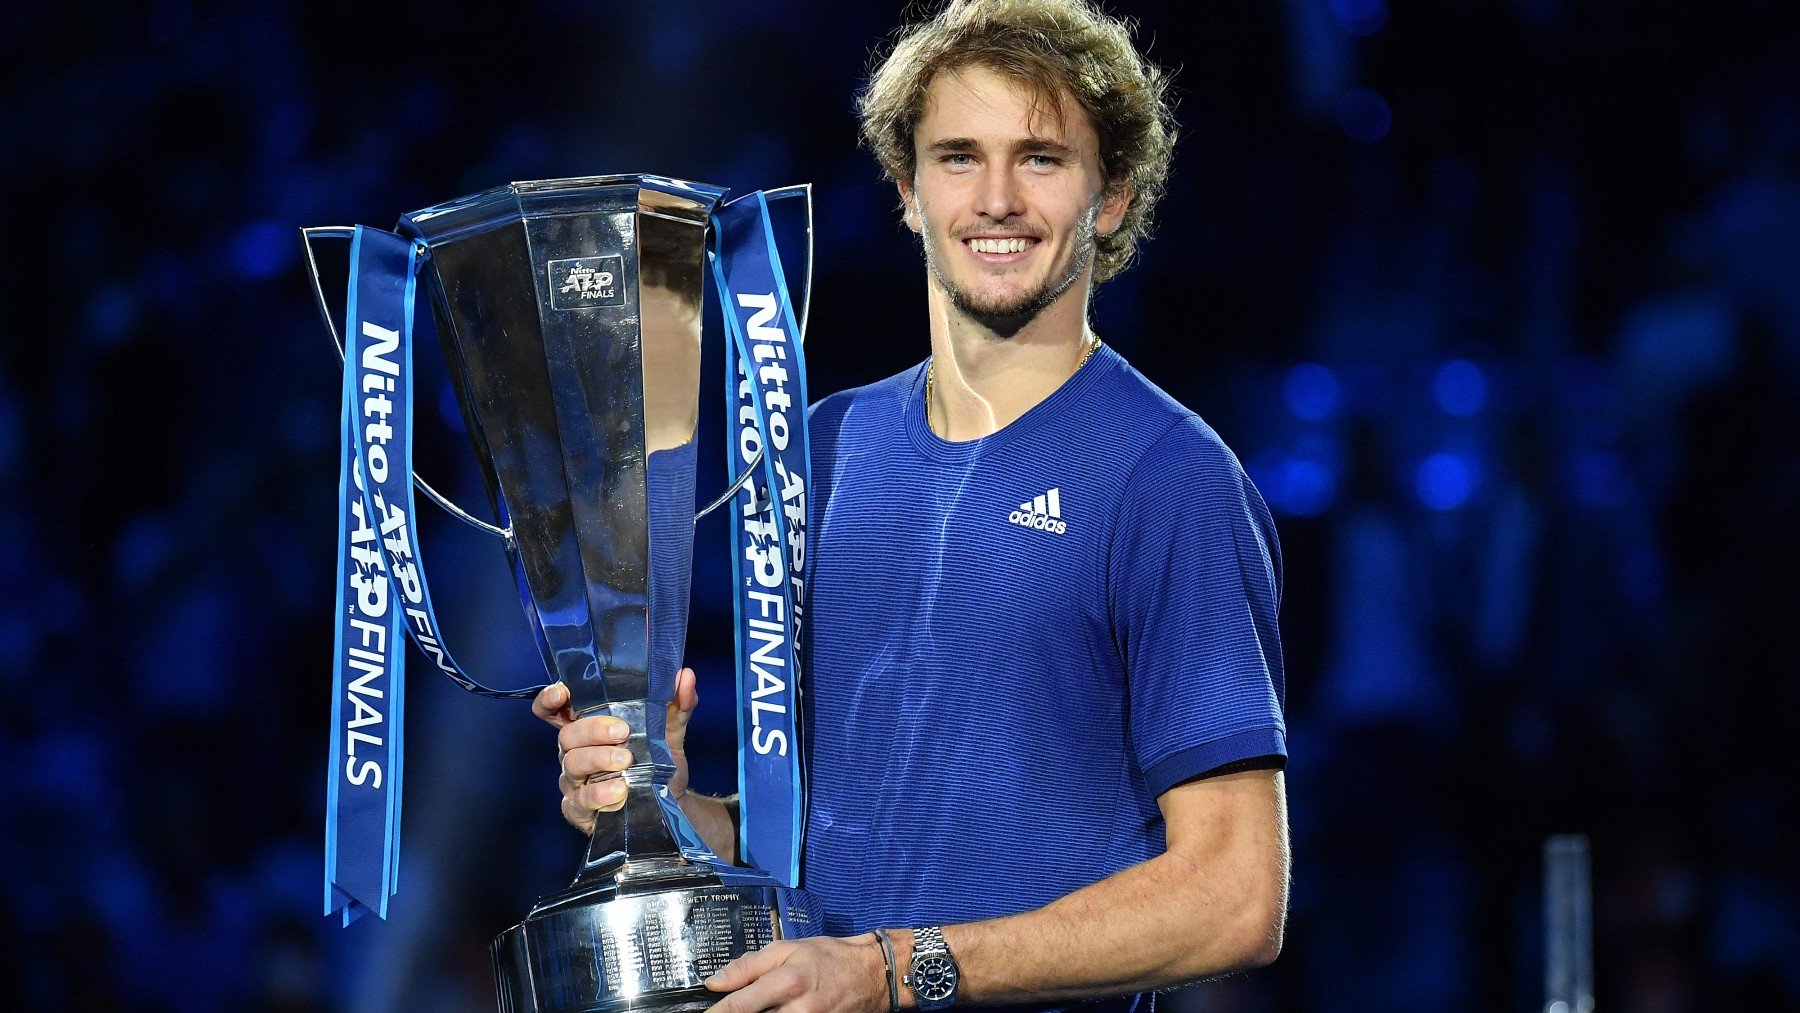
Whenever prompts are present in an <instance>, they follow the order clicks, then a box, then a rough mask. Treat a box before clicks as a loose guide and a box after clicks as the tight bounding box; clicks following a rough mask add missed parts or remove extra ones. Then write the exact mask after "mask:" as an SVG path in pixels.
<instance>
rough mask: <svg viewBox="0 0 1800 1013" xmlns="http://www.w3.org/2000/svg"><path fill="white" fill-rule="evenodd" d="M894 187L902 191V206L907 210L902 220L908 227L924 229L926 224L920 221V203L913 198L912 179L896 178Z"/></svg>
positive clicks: (916, 229)
mask: <svg viewBox="0 0 1800 1013" xmlns="http://www.w3.org/2000/svg"><path fill="white" fill-rule="evenodd" d="M894 188H895V189H897V190H899V191H900V207H901V209H902V211H904V212H905V213H904V215H902V220H903V221H905V222H906V227H907V228H909V229H911V230H913V231H914V232H920V231H923V229H924V226H923V225H921V224H920V223H919V205H918V203H917V202H915V201H914V200H913V185H912V180H909V179H908V180H900V179H897V180H894Z"/></svg>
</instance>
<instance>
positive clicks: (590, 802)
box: [531, 668, 700, 834]
mask: <svg viewBox="0 0 1800 1013" xmlns="http://www.w3.org/2000/svg"><path fill="white" fill-rule="evenodd" d="M699 703H700V693H699V690H698V688H697V687H696V685H695V678H694V670H693V669H691V668H684V669H682V670H681V671H680V672H678V673H676V676H675V699H673V700H671V701H670V702H669V714H668V743H669V754H670V755H671V756H672V757H673V758H674V760H675V773H674V775H673V776H671V777H670V778H669V793H670V794H671V795H673V796H674V797H675V798H677V799H679V798H681V797H682V796H683V795H686V794H687V789H688V763H687V726H688V719H689V718H690V717H692V716H693V713H694V708H695V707H696V706H698V705H699ZM531 712H532V713H533V714H536V715H537V716H538V717H540V718H543V719H544V720H545V721H548V722H549V723H550V725H551V726H552V727H554V728H556V729H557V733H556V747H557V754H558V756H559V757H560V759H561V761H562V762H561V766H562V772H561V774H560V775H558V777H557V785H558V787H560V788H561V789H562V796H563V800H562V814H563V819H565V820H568V821H569V825H570V826H573V827H574V828H575V829H577V830H580V831H581V832H582V833H584V834H592V833H593V832H594V820H595V818H596V814H597V813H602V812H617V811H618V810H619V809H621V808H623V807H624V805H625V779H624V778H622V777H620V776H619V775H620V773H622V772H623V771H624V770H625V769H626V768H627V767H630V766H631V750H629V749H627V748H625V746H624V742H625V741H626V739H627V738H629V737H630V735H631V729H630V727H629V726H627V725H626V723H625V722H623V721H621V720H619V719H618V718H615V717H612V716H610V715H606V714H594V715H590V716H588V717H585V718H582V719H581V720H579V721H577V720H575V716H574V714H572V713H571V712H570V711H569V688H568V687H567V686H564V685H563V684H562V683H560V682H553V683H551V684H550V685H548V686H546V687H544V689H543V691H542V692H540V693H538V695H537V698H536V699H535V700H533V701H532V702H531Z"/></svg>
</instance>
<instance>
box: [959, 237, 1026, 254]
mask: <svg viewBox="0 0 1800 1013" xmlns="http://www.w3.org/2000/svg"><path fill="white" fill-rule="evenodd" d="M1030 245H1031V240H1029V239H971V240H969V249H971V250H974V251H975V252H976V253H1024V252H1025V250H1026V248H1027V247H1029V246H1030Z"/></svg>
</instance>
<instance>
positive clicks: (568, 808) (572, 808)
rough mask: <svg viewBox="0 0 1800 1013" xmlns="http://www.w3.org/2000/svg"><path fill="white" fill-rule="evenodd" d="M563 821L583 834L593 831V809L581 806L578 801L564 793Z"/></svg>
mask: <svg viewBox="0 0 1800 1013" xmlns="http://www.w3.org/2000/svg"><path fill="white" fill-rule="evenodd" d="M562 816H563V821H564V822H566V823H568V824H569V825H570V826H572V827H574V828H575V829H577V830H579V831H581V832H582V833H584V834H588V835H589V836H592V835H593V833H594V811H593V810H592V809H586V808H583V807H582V805H581V803H580V802H577V801H576V800H575V799H573V798H571V797H570V796H568V795H564V796H563V798H562Z"/></svg>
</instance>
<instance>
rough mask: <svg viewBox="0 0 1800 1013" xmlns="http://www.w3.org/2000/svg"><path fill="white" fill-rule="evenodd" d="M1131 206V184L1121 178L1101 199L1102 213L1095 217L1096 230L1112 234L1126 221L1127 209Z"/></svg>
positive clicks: (1100, 233) (1104, 233)
mask: <svg viewBox="0 0 1800 1013" xmlns="http://www.w3.org/2000/svg"><path fill="white" fill-rule="evenodd" d="M1129 207H1131V184H1130V183H1128V182H1126V181H1124V180H1120V181H1119V182H1118V183H1116V184H1114V185H1113V186H1112V187H1111V188H1110V189H1109V190H1108V191H1107V192H1106V194H1105V195H1104V196H1103V197H1101V199H1100V214H1099V215H1098V216H1097V217H1096V218H1095V219H1094V232H1095V233H1096V234H1098V235H1102V236H1110V235H1112V234H1113V233H1115V232H1117V231H1119V226H1120V225H1122V224H1124V222H1125V209H1127V208H1129Z"/></svg>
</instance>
